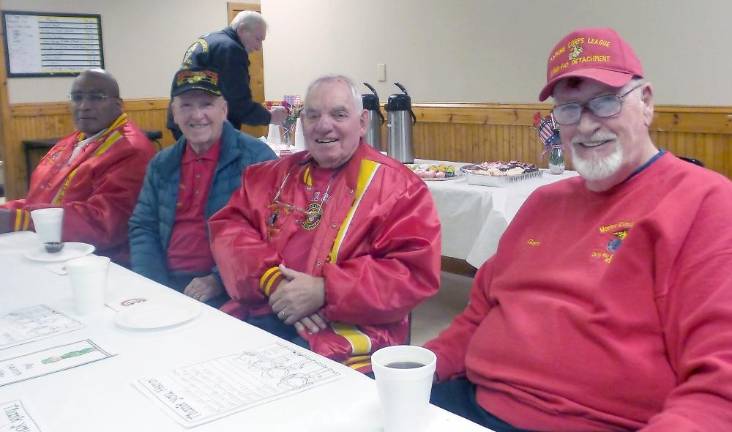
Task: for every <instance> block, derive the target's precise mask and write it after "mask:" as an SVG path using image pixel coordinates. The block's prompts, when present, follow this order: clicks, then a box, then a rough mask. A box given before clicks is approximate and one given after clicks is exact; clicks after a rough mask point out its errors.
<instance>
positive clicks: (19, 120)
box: [0, 95, 732, 197]
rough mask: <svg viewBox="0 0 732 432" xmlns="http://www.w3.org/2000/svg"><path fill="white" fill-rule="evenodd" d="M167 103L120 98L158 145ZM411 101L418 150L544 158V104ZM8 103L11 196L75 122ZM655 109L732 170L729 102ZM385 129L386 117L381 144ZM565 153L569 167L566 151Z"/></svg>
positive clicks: (672, 134)
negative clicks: (41, 152) (33, 152)
mask: <svg viewBox="0 0 732 432" xmlns="http://www.w3.org/2000/svg"><path fill="white" fill-rule="evenodd" d="M0 97H1V95H0ZM167 106H168V100H167V99H140V100H129V101H125V111H126V112H127V113H128V114H129V115H130V117H131V118H132V119H133V121H134V122H135V123H137V124H138V125H139V126H140V127H142V128H143V129H149V130H160V131H163V139H162V140H161V144H162V145H163V146H168V145H170V144H172V143H173V138H172V136H171V135H170V133H169V132H168V131H167V129H166V127H165V120H166V110H167ZM413 109H414V112H415V115H416V116H417V124H416V125H415V127H414V131H413V132H414V133H413V139H414V148H415V156H416V157H417V158H420V159H437V160H453V161H460V162H468V163H477V162H482V161H486V160H501V159H502V160H510V159H518V160H522V161H526V162H532V163H537V164H538V165H539V166H542V167H546V165H547V161H546V159H545V158H543V157H542V147H541V145H540V144H539V143H538V142H537V140H536V132H535V130H534V128H533V116H534V113H536V112H537V111H540V112H542V113H543V114H546V113H547V112H548V106H547V105H544V104H536V105H503V104H420V105H415V106H414V107H413ZM8 111H9V112H8V114H7V117H8V120H6V121H5V120H4V121H3V126H4V128H3V129H4V132H3V137H4V141H5V147H4V148H5V160H6V164H5V168H6V170H5V173H6V184H7V190H8V196H9V197H20V196H23V194H24V193H25V187H26V186H25V178H26V177H25V175H26V173H25V163H24V155H23V151H22V145H21V142H22V141H23V140H24V139H30V138H49V137H58V136H62V135H66V134H68V133H69V132H71V131H72V130H73V129H74V126H73V122H72V121H71V115H70V112H69V108H68V105H67V104H66V103H65V102H57V103H41V104H14V105H12V106H10V109H9V110H8ZM656 111H657V115H656V117H655V119H654V122H653V124H652V126H651V137H652V139H653V140H654V142H655V143H656V145H658V146H659V147H661V148H665V149H667V150H669V151H671V152H672V153H674V154H677V155H683V156H689V157H695V158H697V159H700V160H701V161H703V162H704V163H705V164H706V166H707V167H708V168H709V169H712V170H714V171H717V172H720V173H722V174H724V175H726V176H727V177H730V178H732V120H730V119H731V118H732V117H730V115H732V107H674V106H661V107H657V109H656ZM386 130H387V128H386V125H384V127H383V128H382V144H383V150H384V151H386V148H387V132H386ZM567 159H568V166H570V167H571V165H570V161H569V155H568V156H567Z"/></svg>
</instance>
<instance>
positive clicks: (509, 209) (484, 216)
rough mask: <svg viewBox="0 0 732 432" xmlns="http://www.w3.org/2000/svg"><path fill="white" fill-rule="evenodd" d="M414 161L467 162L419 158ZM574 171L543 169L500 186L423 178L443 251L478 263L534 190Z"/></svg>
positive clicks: (491, 250)
mask: <svg viewBox="0 0 732 432" xmlns="http://www.w3.org/2000/svg"><path fill="white" fill-rule="evenodd" d="M415 163H425V164H433V163H434V164H452V165H454V166H456V167H460V166H463V165H466V164H465V163H463V162H444V161H429V160H420V159H418V160H415ZM576 175H577V173H576V172H575V171H565V172H564V173H562V174H560V175H553V174H550V173H549V172H548V171H544V172H543V175H542V176H541V177H535V178H531V179H528V180H524V181H521V182H516V183H508V184H506V185H505V186H502V187H490V186H478V185H470V184H468V183H467V179H466V178H465V177H460V178H458V179H455V180H444V181H429V180H428V181H425V183H427V186H428V187H429V189H430V192H432V197H433V198H434V200H435V205H436V206H437V213H438V214H439V216H440V223H441V224H442V255H444V256H448V257H452V258H458V259H464V260H465V261H467V262H468V263H469V264H470V265H472V266H473V267H476V268H478V267H480V266H481V265H482V264H483V263H484V262H485V261H486V260H487V259H488V258H490V257H491V256H492V255H493V254H494V253H495V252H496V249H497V248H498V241H499V240H500V238H501V235H502V234H503V232H504V231H505V230H506V227H508V224H509V223H510V222H511V220H513V217H514V216H516V212H518V210H519V208H520V207H521V205H522V204H523V203H524V201H526V198H528V197H529V195H531V193H532V192H533V191H534V190H536V189H537V188H538V187H540V186H543V185H547V184H550V183H554V182H556V181H559V180H563V179H567V178H570V177H574V176H576Z"/></svg>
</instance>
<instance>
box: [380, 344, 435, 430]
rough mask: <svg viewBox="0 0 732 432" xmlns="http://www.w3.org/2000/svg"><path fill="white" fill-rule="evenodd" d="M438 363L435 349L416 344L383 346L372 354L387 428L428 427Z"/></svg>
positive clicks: (411, 428) (409, 428)
mask: <svg viewBox="0 0 732 432" xmlns="http://www.w3.org/2000/svg"><path fill="white" fill-rule="evenodd" d="M436 363H437V360H436V357H435V354H434V353H433V352H432V351H430V350H428V349H426V348H422V347H419V346H412V345H397V346H390V347H386V348H382V349H380V350H378V351H376V352H375V353H374V354H373V355H372V356H371V366H372V367H373V369H374V376H375V377H376V388H377V390H378V392H379V400H380V401H381V408H382V410H383V412H384V431H385V432H418V431H420V430H422V429H424V427H425V425H426V422H427V419H428V418H429V411H428V408H429V402H430V391H431V390H432V377H433V375H434V373H435V366H436Z"/></svg>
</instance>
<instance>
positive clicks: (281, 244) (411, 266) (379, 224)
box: [209, 143, 440, 371]
mask: <svg viewBox="0 0 732 432" xmlns="http://www.w3.org/2000/svg"><path fill="white" fill-rule="evenodd" d="M310 159H311V158H310V155H309V154H308V153H307V152H302V153H297V154H295V155H292V156H290V157H286V158H284V159H279V160H276V161H270V162H266V163H263V164H259V165H256V166H252V167H249V168H248V169H247V170H246V172H245V174H244V179H243V181H242V185H244V186H243V187H242V188H240V189H239V191H238V192H236V193H234V195H232V198H231V200H230V201H229V203H228V205H227V206H226V207H224V208H223V209H221V211H219V212H218V213H216V214H215V215H214V216H213V217H212V218H211V219H210V220H209V227H210V229H211V239H212V250H213V254H214V258H215V260H216V263H217V265H218V269H219V271H220V273H221V277H222V278H223V281H224V283H225V285H226V290H227V291H228V293H229V295H230V296H231V298H232V300H231V301H229V303H227V304H226V305H224V307H222V310H224V311H225V312H228V313H230V314H232V315H234V316H237V317H239V318H241V319H244V318H246V317H247V316H258V315H263V314H269V313H272V310H271V308H270V307H269V304H268V295H269V294H270V293H271V291H272V290H273V289H274V288H275V287H276V286H277V283H278V282H279V280H280V278H281V276H280V275H279V270H278V269H277V266H278V265H279V264H280V263H281V262H282V255H281V252H282V250H283V249H284V248H285V247H287V244H288V239H289V238H290V236H291V235H292V234H293V233H294V232H296V230H297V229H299V226H298V224H297V223H296V222H295V219H296V216H295V215H294V214H292V213H291V212H284V211H281V212H280V213H279V215H278V217H277V219H276V221H273V219H272V213H273V207H272V205H271V204H272V202H273V198H274V196H275V194H276V193H277V190H278V189H280V188H281V187H282V185H283V184H284V187H283V188H282V192H281V194H280V196H279V199H278V201H280V202H284V203H289V204H292V205H293V206H295V207H300V208H305V207H307V203H306V202H305V198H304V194H302V193H297V192H298V191H299V190H302V183H300V184H298V182H306V181H307V177H308V167H309V166H310V164H309V163H308V162H309V161H310ZM343 170H344V171H343V172H342V173H340V174H339V175H338V176H337V177H336V178H334V181H333V186H332V193H331V198H330V199H329V200H328V202H327V203H326V205H325V206H324V213H323V216H322V219H321V222H320V225H319V226H318V228H317V231H316V234H315V238H314V241H313V245H312V249H311V251H310V253H309V256H308V260H307V270H306V273H308V274H311V275H313V276H319V277H323V278H324V279H325V305H324V306H323V308H322V310H321V313H322V314H323V315H324V316H325V317H326V319H327V320H328V321H329V322H330V327H329V328H328V329H326V330H323V331H321V332H319V333H316V334H312V335H310V334H306V335H304V337H305V338H306V339H307V340H308V342H309V344H310V348H311V349H312V350H313V351H315V352H317V353H319V354H322V355H324V356H326V357H329V358H332V359H334V360H337V361H341V362H343V363H345V364H348V365H349V366H351V367H353V368H354V369H357V370H362V371H366V370H370V355H371V353H373V352H374V351H375V350H377V349H379V348H381V347H384V346H388V345H395V344H400V343H404V342H405V340H406V338H407V336H408V332H409V322H408V316H409V312H410V311H411V310H412V309H414V307H415V306H416V305H417V304H418V303H420V302H421V301H422V300H424V299H426V298H428V297H430V296H432V295H434V294H435V293H436V292H437V290H438V287H439V283H440V222H439V219H438V216H437V212H436V209H435V206H434V202H433V200H432V196H431V194H430V192H429V190H428V189H427V187H426V185H425V184H424V182H423V181H422V180H421V179H419V178H418V177H417V176H416V175H414V174H413V173H412V172H411V171H409V170H408V169H407V168H405V167H404V166H403V165H402V164H401V163H399V162H397V161H395V160H394V159H391V158H389V157H386V156H383V155H382V154H381V153H379V152H377V151H376V150H374V149H372V148H371V147H369V146H368V145H366V144H363V143H361V144H360V145H359V147H358V149H357V150H356V152H355V153H354V155H353V157H352V158H351V159H350V160H349V161H348V162H347V163H346V166H345V167H344V168H343ZM288 173H290V176H289V178H288V181H287V182H283V179H284V177H285V176H286V175H287V174H288Z"/></svg>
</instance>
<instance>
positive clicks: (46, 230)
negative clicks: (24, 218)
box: [30, 207, 64, 243]
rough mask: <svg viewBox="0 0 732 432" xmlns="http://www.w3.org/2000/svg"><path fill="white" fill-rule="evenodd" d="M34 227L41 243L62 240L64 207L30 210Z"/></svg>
mask: <svg viewBox="0 0 732 432" xmlns="http://www.w3.org/2000/svg"><path fill="white" fill-rule="evenodd" d="M30 214H31V219H33V227H34V228H35V230H36V234H38V239H39V240H40V241H41V243H59V242H61V231H62V230H61V228H62V227H63V221H64V209H62V208H60V207H53V208H44V209H38V210H33V211H31V212H30Z"/></svg>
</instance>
